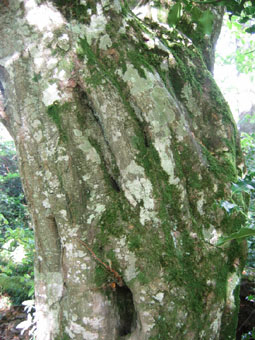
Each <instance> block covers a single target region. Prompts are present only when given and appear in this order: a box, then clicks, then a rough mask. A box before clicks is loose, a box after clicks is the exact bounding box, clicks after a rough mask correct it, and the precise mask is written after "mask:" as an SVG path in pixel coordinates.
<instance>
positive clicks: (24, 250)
mask: <svg viewBox="0 0 255 340" xmlns="http://www.w3.org/2000/svg"><path fill="white" fill-rule="evenodd" d="M0 249H1V250H0V293H2V294H4V293H7V294H8V295H10V297H11V299H12V301H13V302H14V303H16V304H20V303H21V302H22V301H24V300H25V299H27V298H28V297H30V296H32V295H33V293H34V284H33V255H34V238H33V230H32V229H31V227H29V216H28V211H27V207H26V201H25V198H24V193H23V190H22V186H21V181H20V177H19V174H18V167H17V158H16V151H15V147H14V143H13V142H1V143H0Z"/></svg>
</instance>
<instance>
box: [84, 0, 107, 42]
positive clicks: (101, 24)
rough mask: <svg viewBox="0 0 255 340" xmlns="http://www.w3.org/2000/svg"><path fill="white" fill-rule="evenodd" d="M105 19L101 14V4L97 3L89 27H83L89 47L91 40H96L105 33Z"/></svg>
mask: <svg viewBox="0 0 255 340" xmlns="http://www.w3.org/2000/svg"><path fill="white" fill-rule="evenodd" d="M106 24H107V19H106V18H105V16H104V14H103V9H102V6H101V4H99V3H97V14H93V15H92V16H91V19H90V26H85V35H86V38H87V41H88V43H89V44H90V45H91V43H92V40H93V39H95V40H98V38H99V37H100V35H101V34H102V33H105V26H106Z"/></svg>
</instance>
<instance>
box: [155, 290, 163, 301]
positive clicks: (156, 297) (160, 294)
mask: <svg viewBox="0 0 255 340" xmlns="http://www.w3.org/2000/svg"><path fill="white" fill-rule="evenodd" d="M153 297H154V299H156V300H157V301H158V302H162V301H163V299H164V293H162V292H160V293H158V294H156V295H154V296H153Z"/></svg>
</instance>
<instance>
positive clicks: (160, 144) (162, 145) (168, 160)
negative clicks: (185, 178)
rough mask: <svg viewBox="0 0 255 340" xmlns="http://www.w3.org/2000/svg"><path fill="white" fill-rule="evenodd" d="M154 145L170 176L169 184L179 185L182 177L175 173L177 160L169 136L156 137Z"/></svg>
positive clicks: (162, 164) (163, 166)
mask: <svg viewBox="0 0 255 340" xmlns="http://www.w3.org/2000/svg"><path fill="white" fill-rule="evenodd" d="M154 146H155V148H156V150H157V151H158V154H159V157H160V163H161V166H162V168H163V169H164V171H165V172H166V173H167V174H168V176H169V184H174V185H177V184H178V183H179V182H180V179H179V178H178V177H175V175H174V169H175V161H174V157H173V153H172V151H171V149H170V140H169V138H155V142H154Z"/></svg>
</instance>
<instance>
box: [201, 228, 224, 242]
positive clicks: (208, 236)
mask: <svg viewBox="0 0 255 340" xmlns="http://www.w3.org/2000/svg"><path fill="white" fill-rule="evenodd" d="M203 236H204V239H205V241H206V242H208V243H211V244H212V245H215V244H216V243H217V242H218V240H219V238H220V237H221V236H222V232H221V231H218V230H217V229H216V228H215V227H214V226H213V225H210V227H209V228H208V229H206V228H203Z"/></svg>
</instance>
